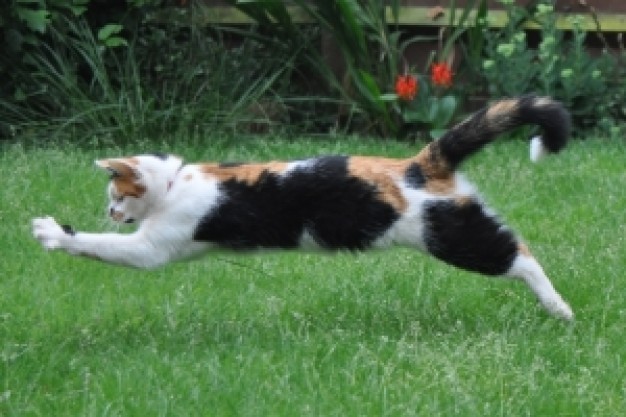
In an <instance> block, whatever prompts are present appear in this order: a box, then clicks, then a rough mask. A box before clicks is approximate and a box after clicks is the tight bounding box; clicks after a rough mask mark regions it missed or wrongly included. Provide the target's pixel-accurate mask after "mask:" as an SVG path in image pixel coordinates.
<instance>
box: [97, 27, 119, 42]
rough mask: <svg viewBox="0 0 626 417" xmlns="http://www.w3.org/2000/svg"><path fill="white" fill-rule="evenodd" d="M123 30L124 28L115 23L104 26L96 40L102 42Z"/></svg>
mask: <svg viewBox="0 0 626 417" xmlns="http://www.w3.org/2000/svg"><path fill="white" fill-rule="evenodd" d="M123 28H124V27H123V26H122V25H120V24H117V23H109V24H107V25H104V26H102V27H101V28H100V30H99V31H98V40H99V41H102V42H104V41H106V40H107V39H109V38H110V37H111V36H113V35H117V34H119V33H120V32H121V31H122V29H123Z"/></svg>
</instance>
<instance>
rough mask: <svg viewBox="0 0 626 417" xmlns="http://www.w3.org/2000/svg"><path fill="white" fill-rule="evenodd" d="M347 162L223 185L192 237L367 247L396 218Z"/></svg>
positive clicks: (322, 162) (320, 162)
mask: <svg viewBox="0 0 626 417" xmlns="http://www.w3.org/2000/svg"><path fill="white" fill-rule="evenodd" d="M347 162H348V158H347V157H343V156H330V157H321V158H317V159H315V160H311V161H310V162H309V163H308V164H306V165H304V166H302V167H299V168H295V169H294V170H292V171H291V172H289V173H288V174H287V175H285V176H280V175H278V174H275V173H270V172H265V173H263V174H262V175H261V176H260V177H259V180H258V181H257V182H256V183H254V184H251V185H250V184H246V183H244V182H240V181H236V180H228V181H224V182H223V183H221V185H220V186H221V190H222V191H223V193H224V196H225V197H224V199H223V201H222V202H221V203H220V204H219V205H218V206H217V207H216V208H215V209H214V210H212V211H211V212H210V213H208V214H207V215H206V217H205V218H204V219H203V220H202V221H201V222H200V224H199V225H198V228H197V229H196V231H195V233H194V239H195V240H199V241H208V242H214V243H217V244H219V245H222V246H224V247H229V248H236V249H254V248H260V247H267V248H295V247H297V246H298V243H299V240H300V238H301V236H302V234H303V232H304V231H307V232H308V233H309V234H310V235H311V236H312V238H313V239H314V240H315V241H316V243H317V244H319V245H320V246H322V247H324V248H329V249H350V250H358V249H365V248H367V247H368V246H370V245H371V243H372V242H373V241H374V240H375V239H376V238H378V237H380V236H381V235H382V234H383V233H384V232H385V231H386V230H387V229H388V228H389V227H390V226H391V224H392V223H393V222H394V221H395V220H397V218H398V217H399V214H398V213H397V212H396V211H395V210H394V209H393V207H391V206H390V205H389V204H387V203H385V202H383V201H381V200H380V199H379V198H378V197H377V191H376V189H375V188H374V187H373V186H371V185H369V184H368V183H366V182H365V181H363V180H361V179H359V178H356V177H352V176H349V175H348V171H347Z"/></svg>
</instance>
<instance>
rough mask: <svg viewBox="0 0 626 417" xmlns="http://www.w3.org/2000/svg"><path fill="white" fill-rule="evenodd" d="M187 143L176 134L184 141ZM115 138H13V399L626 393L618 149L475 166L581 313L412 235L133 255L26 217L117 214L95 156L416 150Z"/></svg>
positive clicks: (425, 410)
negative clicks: (452, 258) (56, 232)
mask: <svg viewBox="0 0 626 417" xmlns="http://www.w3.org/2000/svg"><path fill="white" fill-rule="evenodd" d="M174 139H176V140H174ZM174 139H173V140H171V141H170V142H167V143H163V144H155V143H151V144H138V145H134V146H129V147H127V148H124V149H118V148H114V147H108V148H104V149H91V148H77V147H72V146H69V145H68V146H64V145H59V146H55V147H45V148H40V147H29V146H23V145H20V144H6V143H5V144H4V145H2V147H1V156H0V173H1V174H2V177H3V178H4V181H3V185H2V195H3V196H2V199H0V219H1V220H2V222H3V228H2V230H3V231H2V239H1V240H0V249H1V253H2V257H1V258H0V271H1V277H0V415H1V416H77V415H80V416H122V415H123V416H195V415H211V416H231V415H232V416H309V415H315V416H366V415H367V416H373V415H376V416H412V415H413V416H425V415H429V416H430V415H438V416H439V415H440V416H454V415H458V416H485V415H489V416H495V415H499V416H513V415H514V416H548V415H549V416H611V415H621V414H622V413H623V411H624V410H626V382H625V380H624V375H626V369H624V368H625V365H624V360H623V351H624V348H623V335H624V334H625V333H626V325H625V323H626V307H625V305H624V298H623V290H624V287H625V285H626V279H625V278H624V274H623V271H624V270H625V269H626V268H625V267H626V261H625V259H626V258H625V257H624V253H626V243H625V240H624V239H625V236H626V230H625V228H626V226H625V224H626V222H625V221H624V213H625V212H626V200H624V198H623V187H624V184H625V183H626V171H625V170H624V162H623V161H624V154H625V151H626V149H625V146H624V144H623V143H621V142H618V141H610V142H609V141H603V140H600V139H590V140H587V141H584V142H574V143H572V145H571V146H570V147H569V148H568V149H567V150H566V151H564V152H563V153H562V154H561V155H559V156H558V157H555V158H550V159H548V160H546V161H544V162H543V163H542V164H539V165H532V164H531V163H530V162H528V158H527V147H526V145H525V144H523V143H519V142H499V143H497V144H494V145H492V146H490V147H488V148H486V149H485V150H484V151H483V152H482V153H480V154H479V155H477V156H476V157H475V158H473V159H472V160H471V161H469V163H468V164H467V165H466V167H465V171H466V172H467V174H468V176H469V177H470V178H471V179H473V180H474V182H476V183H477V184H478V185H479V188H480V190H481V192H482V193H483V195H484V196H485V198H486V200H487V201H489V202H490V205H491V206H492V207H494V208H495V209H496V210H497V211H498V212H499V213H500V214H501V215H502V216H503V217H504V218H505V219H507V222H508V223H509V224H510V225H511V226H512V227H513V228H514V229H516V230H518V231H519V232H520V233H521V234H522V236H523V237H524V238H525V239H526V241H527V242H528V243H529V245H530V247H531V248H532V250H533V252H534V253H535V255H536V256H537V257H538V258H539V259H540V260H541V261H542V263H543V265H544V267H545V269H546V271H547V272H548V274H549V275H550V276H551V277H552V279H553V282H554V284H555V286H556V287H557V288H558V289H559V290H560V292H561V293H562V294H563V296H564V297H565V298H566V299H567V300H568V301H569V302H570V303H571V305H572V307H573V308H574V310H575V312H576V314H577V317H576V321H575V322H574V323H573V324H566V323H562V322H560V321H557V320H555V319H552V318H550V317H548V316H547V315H546V314H545V313H544V312H543V311H542V310H541V309H540V308H539V307H538V306H537V303H536V301H535V300H534V298H533V296H532V295H531V294H530V292H529V291H528V290H527V289H526V288H525V287H524V286H523V285H521V284H520V283H516V282H510V281H504V280H498V279H485V278H482V277H478V276H476V275H473V274H470V273H465V272H462V271H458V270H456V269H453V268H451V267H448V266H445V265H443V264H441V263H439V262H437V261H435V260H433V259H430V258H428V257H426V256H423V255H421V254H418V253H415V252H413V251H409V250H405V249H397V250H392V251H387V252H368V253H363V254H356V255H353V254H337V255H321V254H298V253H269V254H263V255H261V254H254V255H246V256H235V255H232V254H229V253H216V254H211V255H209V256H207V257H205V258H202V259H201V260H198V261H194V262H188V263H178V264H172V265H169V266H167V267H165V268H162V269H159V270H156V271H153V272H145V271H137V270H132V269H124V268H120V267H114V266H109V265H104V264H100V263H97V262H95V261H91V260H87V259H78V258H72V257H69V256H67V255H65V254H62V253H45V252H44V251H43V250H42V249H41V248H40V247H39V245H38V244H37V242H36V241H34V239H32V238H31V236H30V219H31V218H32V217H35V216H40V215H43V214H51V215H54V216H55V217H57V218H58V219H59V220H60V221H62V222H67V223H71V224H72V225H74V226H75V227H77V228H79V229H82V230H104V229H107V228H111V226H109V225H108V224H107V222H106V221H105V220H104V216H103V214H104V204H105V196H104V185H105V182H106V180H105V178H104V176H103V175H102V174H101V173H99V172H97V171H96V170H95V169H93V168H92V161H93V160H94V159H96V158H98V157H104V156H112V155H118V154H120V153H125V154H126V153H134V152H136V151H145V150H153V149H155V148H156V147H158V148H160V149H162V150H166V151H174V152H176V153H178V154H181V155H183V156H185V157H186V158H188V159H190V160H197V159H213V160H246V159H255V160H264V159H272V158H297V157H301V156H308V155H314V154H318V153H329V152H335V153H336V152H341V153H361V154H380V155H389V156H404V155H411V154H412V153H414V152H416V150H417V148H418V147H419V146H415V145H411V144H406V143H395V142H375V141H369V140H359V139H356V138H345V139H344V140H341V141H337V142H333V141H320V140H313V139H303V140H298V141H288V140H285V139H278V138H276V139H270V140H264V141H260V140H257V141H252V140H238V141H235V140H226V139H215V140H213V141H206V142H197V143H196V142H194V141H190V140H181V139H177V138H174Z"/></svg>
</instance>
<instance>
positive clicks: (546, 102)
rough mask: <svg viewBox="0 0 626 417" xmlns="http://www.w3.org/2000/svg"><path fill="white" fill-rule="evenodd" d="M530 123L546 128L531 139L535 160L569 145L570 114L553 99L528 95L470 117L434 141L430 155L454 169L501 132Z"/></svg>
mask: <svg viewBox="0 0 626 417" xmlns="http://www.w3.org/2000/svg"><path fill="white" fill-rule="evenodd" d="M529 124H535V125H539V126H540V127H541V128H542V130H543V135H542V136H541V137H539V136H537V137H535V138H533V140H532V142H531V154H530V155H531V159H532V160H533V161H537V160H538V159H539V158H540V157H541V156H543V155H545V154H546V153H556V152H558V151H560V150H561V149H563V147H565V144H566V143H567V139H568V136H569V131H570V116H569V113H568V112H567V111H566V110H565V109H564V108H563V106H562V105H561V103H559V102H557V101H554V100H552V99H551V98H548V97H537V96H535V95H526V96H522V97H517V98H511V99H505V100H501V101H498V102H496V103H494V104H492V105H491V106H489V107H486V108H485V109H483V110H480V111H479V112H477V113H475V114H474V115H472V116H470V117H468V118H467V119H466V120H465V121H463V122H461V123H459V124H458V125H456V126H454V127H453V128H451V129H450V130H449V131H448V132H446V133H445V134H444V135H443V136H442V137H441V138H439V139H438V140H436V141H434V142H432V143H431V144H430V145H429V148H430V149H429V150H430V154H431V157H433V156H435V157H436V158H441V159H443V161H440V162H444V163H445V165H446V168H447V169H449V170H454V169H456V168H457V167H458V166H459V165H460V164H461V163H462V162H463V161H464V160H465V159H466V158H467V157H469V156H470V155H472V154H474V153H476V152H477V151H479V150H480V149H481V148H482V147H483V146H485V145H486V144H488V143H490V142H491V141H493V140H494V139H495V138H496V137H497V136H498V135H499V134H501V133H504V132H506V131H509V130H511V129H514V128H516V127H518V126H522V125H529Z"/></svg>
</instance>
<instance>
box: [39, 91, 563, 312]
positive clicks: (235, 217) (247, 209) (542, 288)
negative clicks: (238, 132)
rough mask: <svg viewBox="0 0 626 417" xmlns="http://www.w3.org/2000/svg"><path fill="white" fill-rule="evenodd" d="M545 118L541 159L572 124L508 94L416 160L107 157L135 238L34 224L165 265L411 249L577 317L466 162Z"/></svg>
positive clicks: (50, 233)
mask: <svg viewBox="0 0 626 417" xmlns="http://www.w3.org/2000/svg"><path fill="white" fill-rule="evenodd" d="M525 124H537V125H539V126H540V127H541V128H542V129H543V136H542V137H535V138H534V139H533V140H532V142H531V159H533V160H537V159H539V158H540V157H541V156H543V155H544V154H545V153H550V152H552V153H554V152H558V151H559V150H561V149H562V148H563V147H564V146H565V144H566V142H567V139H568V135H569V127H570V120H569V115H568V113H567V112H566V111H565V110H564V109H563V107H562V106H561V104H559V103H558V102H555V101H553V100H551V99H550V98H545V97H536V96H523V97H519V98H514V99H505V100H502V101H499V102H496V103H495V104H493V105H491V106H490V107H487V108H485V109H483V110H481V111H479V112H477V113H476V114H474V115H472V116H470V117H469V118H468V119H466V120H465V121H463V122H462V123H460V124H458V125H457V126H455V127H453V128H452V129H450V130H449V131H448V132H447V133H446V134H445V135H443V136H442V137H441V138H440V139H438V140H436V141H434V142H432V143H430V144H429V145H427V146H426V147H425V148H423V149H422V150H421V152H419V153H418V154H417V155H415V156H413V157H410V158H407V159H389V158H382V157H365V156H321V157H315V158H311V159H302V160H295V161H290V162H267V163H244V164H213V163H200V164H186V163H184V162H183V161H182V160H181V159H180V158H178V157H176V156H173V155H162V154H148V155H140V156H133V157H125V158H115V159H104V160H100V161H97V162H96V164H97V165H98V166H99V167H100V168H102V169H104V170H106V171H108V172H109V173H110V175H111V180H110V182H109V185H108V194H109V198H110V203H109V207H108V212H109V215H110V217H111V218H112V219H113V220H115V221H117V222H122V223H138V227H137V230H136V231H135V232H133V233H129V234H120V233H86V232H79V231H75V230H74V229H72V228H71V227H70V226H61V225H59V224H57V222H56V221H55V220H54V219H53V218H51V217H43V218H36V219H34V220H33V233H34V236H35V238H37V239H38V240H39V241H40V242H41V244H42V245H43V246H44V247H45V248H46V249H62V250H65V251H66V252H68V253H70V254H72V255H81V256H87V257H90V258H94V259H99V260H101V261H104V262H109V263H114V264H121V265H127V266H132V267H138V268H155V267H158V266H160V265H163V264H166V263H168V262H171V261H174V260H177V259H182V258H187V257H191V256H194V255H197V254H199V253H201V252H204V251H207V250H210V249H212V248H230V249H233V250H239V251H242V250H243V251H246V250H253V249H260V248H280V249H294V248H311V249H313V248H320V249H329V250H349V251H358V250H364V249H368V248H383V247H388V246H391V245H403V246H409V247H413V248H416V249H420V250H422V251H425V252H428V253H430V254H431V255H433V256H435V257H437V258H438V259H441V260H442V261H444V262H447V263H449V264H451V265H454V266H456V267H459V268H463V269H466V270H470V271H475V272H479V273H482V274H485V275H493V276H507V277H513V278H518V279H521V280H523V281H524V282H525V283H526V284H527V285H528V286H529V287H530V289H531V290H532V291H533V292H534V293H535V295H536V296H537V297H538V299H539V301H540V303H541V304H542V305H543V306H544V307H545V309H546V310H547V311H548V312H550V313H551V314H553V315H555V316H558V317H560V318H563V319H566V320H570V319H572V318H573V313H572V310H571V309H570V307H569V306H568V305H567V303H565V302H564V301H563V299H562V298H561V296H560V295H559V294H558V293H557V292H556V290H555V289H554V287H553V286H552V284H551V282H550V280H549V279H548V278H547V276H546V275H545V273H544V271H543V269H542V268H541V266H540V265H539V263H538V262H537V261H536V260H535V258H534V257H533V256H532V255H531V253H530V251H529V250H528V248H527V247H526V246H525V245H524V244H523V243H521V242H520V241H519V240H518V238H517V237H516V236H515V234H514V233H513V232H512V231H511V230H509V229H508V228H507V227H506V226H504V225H503V224H502V223H501V222H500V221H499V220H498V218H497V217H496V216H495V215H494V214H493V213H492V212H491V211H490V210H489V209H487V208H486V207H485V205H484V204H483V203H482V202H481V200H480V198H479V197H478V195H477V193H476V191H475V189H474V187H473V186H472V185H471V184H470V183H469V182H468V181H467V180H466V179H465V178H464V177H463V176H462V175H461V174H460V173H458V172H457V168H458V167H459V165H460V164H461V163H462V162H463V161H464V160H465V159H466V158H467V157H468V156H470V155H472V154H473V153H475V152H477V151H478V150H480V149H481V148H482V147H483V146H484V145H486V144H488V143H489V142H491V141H492V140H494V139H495V137H496V136H497V135H498V134H500V133H502V132H505V131H508V130H510V129H512V128H515V127H517V126H521V125H525Z"/></svg>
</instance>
